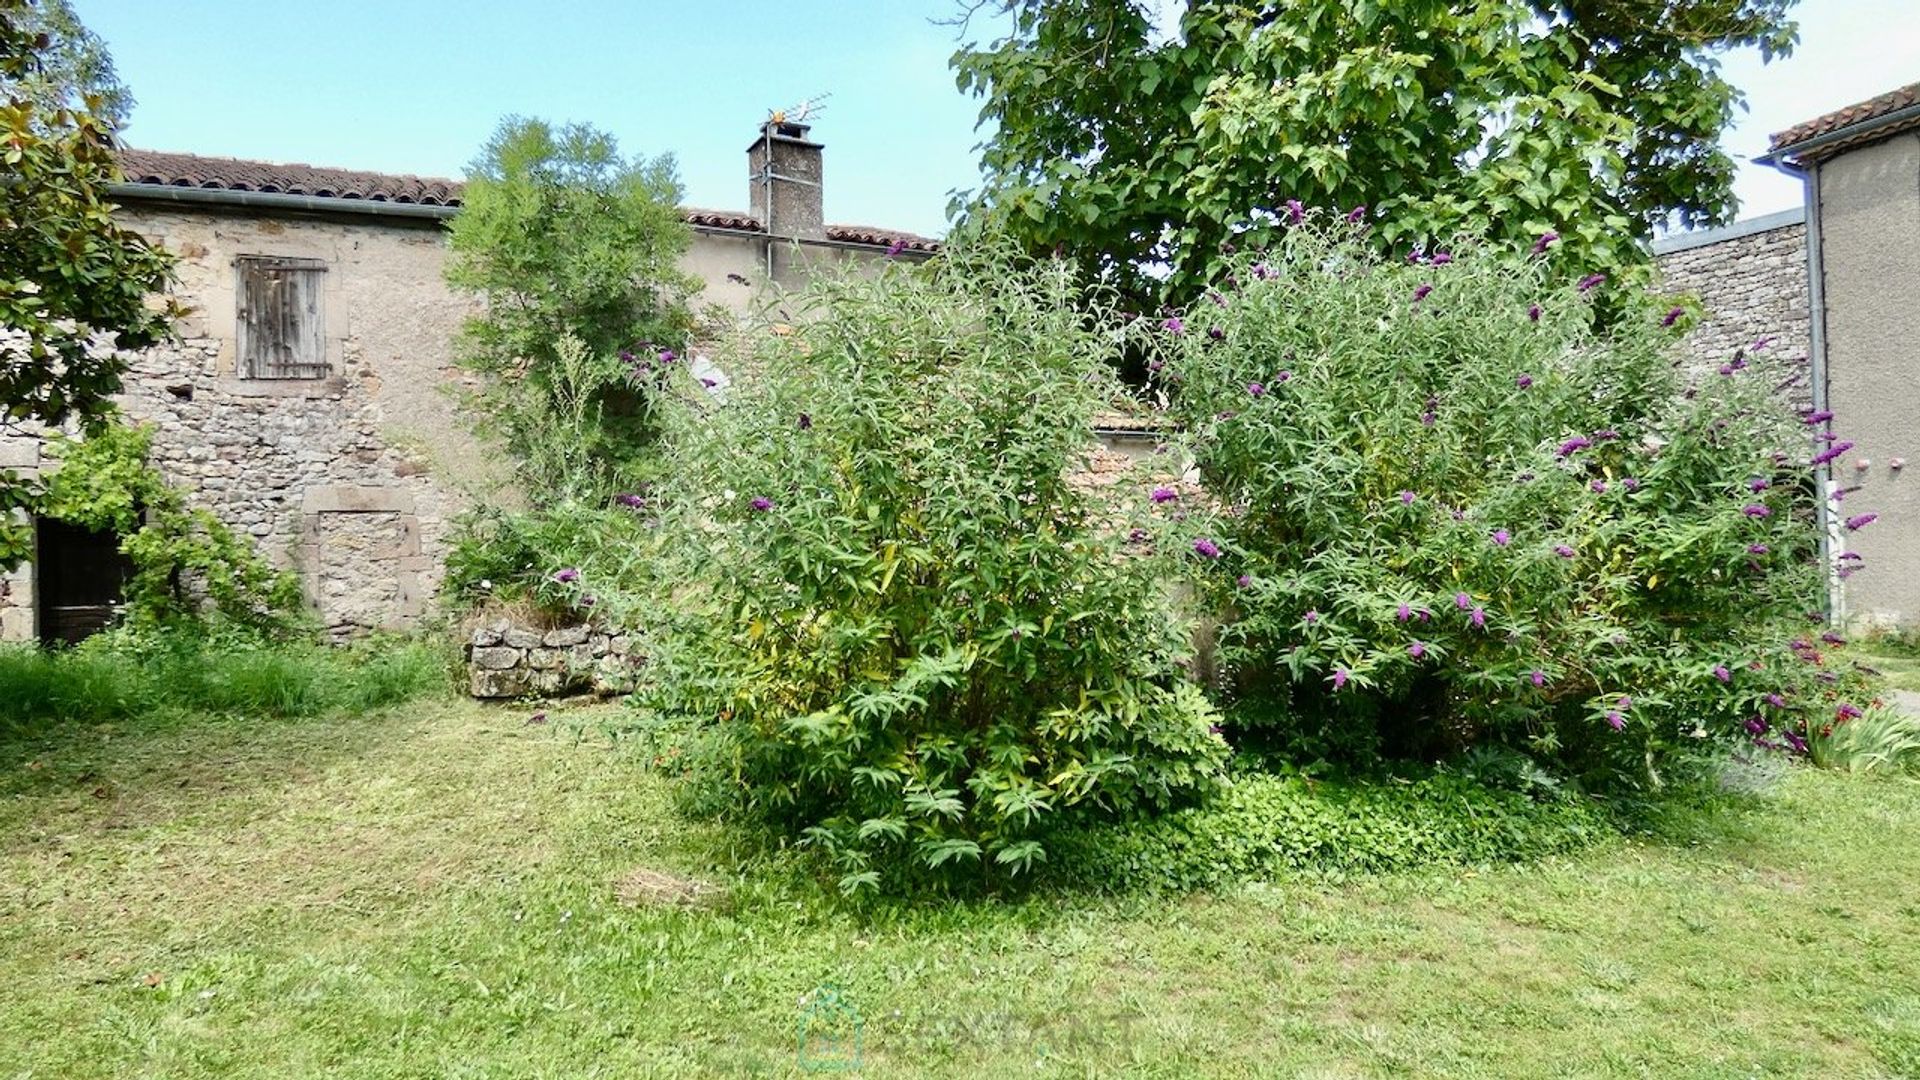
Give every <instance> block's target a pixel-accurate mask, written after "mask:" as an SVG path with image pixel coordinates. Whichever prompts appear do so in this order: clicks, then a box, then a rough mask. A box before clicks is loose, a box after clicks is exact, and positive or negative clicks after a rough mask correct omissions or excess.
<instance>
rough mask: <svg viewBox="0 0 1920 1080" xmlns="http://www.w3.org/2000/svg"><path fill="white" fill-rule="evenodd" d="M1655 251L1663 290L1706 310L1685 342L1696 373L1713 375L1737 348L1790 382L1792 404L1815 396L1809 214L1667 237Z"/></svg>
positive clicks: (1789, 214)
mask: <svg viewBox="0 0 1920 1080" xmlns="http://www.w3.org/2000/svg"><path fill="white" fill-rule="evenodd" d="M1653 253H1654V257H1655V259H1656V260H1658V263H1659V268H1660V278H1661V283H1662V285H1663V287H1664V288H1665V289H1667V290H1669V291H1671V292H1674V293H1680V294H1691V295H1692V296H1694V297H1695V298H1697V299H1698V300H1699V302H1700V305H1701V307H1702V308H1703V309H1704V314H1703V317H1702V318H1701V319H1700V321H1699V322H1698V323H1697V324H1696V325H1695V326H1694V327H1693V329H1692V330H1691V331H1689V332H1688V334H1687V337H1686V341H1685V342H1684V344H1683V348H1684V349H1685V350H1686V355H1687V360H1688V363H1689V366H1690V367H1691V368H1692V369H1693V370H1694V371H1696V372H1698V373H1703V374H1704V373H1709V372H1712V371H1713V370H1714V369H1716V368H1718V367H1719V366H1720V365H1721V364H1724V363H1727V362H1728V361H1729V360H1731V359H1732V358H1733V357H1734V355H1735V354H1736V353H1740V354H1744V355H1746V356H1748V357H1749V358H1750V359H1751V360H1752V361H1753V363H1754V365H1755V366H1756V367H1757V368H1759V369H1760V370H1762V371H1764V372H1766V373H1767V375H1768V376H1770V377H1773V378H1775V379H1776V380H1777V381H1778V382H1779V383H1783V384H1785V385H1784V386H1783V388H1782V389H1783V391H1784V392H1785V393H1786V394H1787V395H1788V396H1789V398H1790V399H1791V400H1793V401H1794V402H1796V403H1799V404H1803V405H1804V404H1806V403H1808V402H1809V401H1810V400H1811V395H1812V387H1811V384H1810V382H1809V380H1808V377H1807V375H1808V370H1807V369H1808V363H1807V357H1808V356H1809V355H1810V353H1811V351H1812V345H1811V340H1810V336H1809V332H1808V321H1807V312H1808V306H1807V284H1806V283H1807V228H1806V215H1805V214H1804V213H1802V212H1801V211H1799V210H1788V211H1785V212H1783V213H1778V214H1768V215H1766V216H1764V217H1756V218H1751V219H1748V220H1746V221H1737V222H1734V223H1733V224H1731V225H1727V226H1723V227H1721V228H1717V229H1703V230H1700V231H1698V232H1691V233H1679V234H1674V235H1670V236H1665V237H1662V238H1660V239H1658V240H1655V241H1654V243H1653ZM1756 346H1758V348H1756Z"/></svg>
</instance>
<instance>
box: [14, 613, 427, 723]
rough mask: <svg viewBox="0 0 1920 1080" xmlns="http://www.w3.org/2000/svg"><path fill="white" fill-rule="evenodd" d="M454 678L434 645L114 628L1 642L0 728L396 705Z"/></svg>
mask: <svg viewBox="0 0 1920 1080" xmlns="http://www.w3.org/2000/svg"><path fill="white" fill-rule="evenodd" d="M445 681H446V659H445V657H444V656H442V655H441V653H440V652H439V651H438V650H437V649H436V648H434V647H432V646H429V645H426V644H423V643H420V642H413V641H405V640H371V641H366V642H360V643H356V644H355V645H353V646H350V647H344V648H343V647H333V646H327V645H321V644H317V643H311V642H268V641H265V640H262V639H261V638H260V637H258V636H257V635H252V634H244V633H237V632H214V633H195V632H193V631H191V630H189V629H187V628H185V627H179V626H176V627H172V628H170V629H169V630H168V631H167V632H165V633H159V634H153V633H138V632H135V631H132V630H126V629H121V630H113V631H109V632H107V633H104V634H99V635H96V636H94V637H91V638H89V639H87V640H86V641H84V642H81V643H80V644H79V645H77V646H75V647H73V648H71V649H61V650H45V649H38V648H34V647H31V646H25V645H19V646H6V647H0V732H5V731H10V732H11V733H14V734H18V733H22V732H27V731H30V730H32V729H33V728H35V727H36V726H38V725H41V724H44V723H47V722H55V721H79V722H84V723H104V722H108V721H116V720H132V719H146V718H150V717H151V716H152V715H154V714H155V713H158V712H161V711H165V710H189V711H195V712H217V713H235V714H243V715H258V716H279V717H294V716H313V715H318V714H321V713H326V712H333V711H365V710H367V709H374V708H380V707H383V706H386V705H392V704H396V703H398V702H401V701H404V700H406V699H408V698H411V697H414V696H416V695H418V694H421V693H424V692H427V691H429V690H431V689H433V688H434V687H436V686H441V685H444V684H445Z"/></svg>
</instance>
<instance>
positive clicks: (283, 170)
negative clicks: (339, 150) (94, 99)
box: [120, 150, 460, 206]
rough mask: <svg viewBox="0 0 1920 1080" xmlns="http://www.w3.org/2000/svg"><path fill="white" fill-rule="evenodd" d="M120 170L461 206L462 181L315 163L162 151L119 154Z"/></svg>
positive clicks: (199, 182) (242, 186) (179, 180)
mask: <svg viewBox="0 0 1920 1080" xmlns="http://www.w3.org/2000/svg"><path fill="white" fill-rule="evenodd" d="M120 167H121V169H122V170H123V171H125V172H126V174H127V181H128V182H129V183H134V184H161V185H165V186H168V187H193V188H215V189H219V190H224V191H259V192H266V193H269V194H278V195H310V196H314V197H316V198H324V199H368V200H372V201H375V202H397V203H420V204H422V205H425V206H459V205H460V182H459V181H457V180H445V179H441V178H439V177H428V176H400V175H394V174H392V173H376V172H363V171H361V170H358V169H330V168H322V167H317V166H313V165H302V164H294V163H290V164H285V165H282V164H278V163H275V162H269V161H242V160H240V159H238V158H221V157H201V156H200V155H198V154H172V153H167V152H165V151H162V150H122V151H120Z"/></svg>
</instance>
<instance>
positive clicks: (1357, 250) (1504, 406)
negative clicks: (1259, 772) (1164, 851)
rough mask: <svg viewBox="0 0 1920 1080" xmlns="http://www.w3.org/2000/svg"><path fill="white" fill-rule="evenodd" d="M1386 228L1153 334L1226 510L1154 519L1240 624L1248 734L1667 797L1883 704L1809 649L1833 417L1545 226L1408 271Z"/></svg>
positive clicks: (1241, 699)
mask: <svg viewBox="0 0 1920 1080" xmlns="http://www.w3.org/2000/svg"><path fill="white" fill-rule="evenodd" d="M1364 233H1365V226H1364V225H1363V224H1357V223H1354V222H1352V221H1350V220H1345V219H1342V218H1341V217H1338V216H1324V217H1323V216H1320V215H1315V216H1312V217H1309V218H1308V219H1307V220H1305V221H1304V222H1302V223H1301V224H1300V225H1298V226H1296V227H1294V228H1292V229H1290V230H1288V231H1287V232H1286V233H1285V234H1284V236H1283V238H1282V240H1281V241H1280V243H1279V244H1278V245H1277V246H1276V247H1275V248H1274V249H1272V250H1271V251H1267V252H1264V253H1261V254H1258V255H1250V256H1246V257H1243V258H1241V259H1239V260H1238V261H1236V262H1233V263H1232V264H1231V266H1230V267H1229V268H1227V269H1225V270H1223V271H1222V273H1221V275H1220V276H1219V278H1218V279H1217V282H1216V287H1215V288H1214V289H1213V290H1212V291H1211V292H1210V293H1209V294H1208V296H1207V298H1206V299H1205V300H1204V301H1202V302H1201V303H1199V304H1197V305H1196V306H1195V307H1194V308H1193V309H1192V310H1191V311H1189V312H1188V313H1187V314H1186V315H1185V317H1184V319H1181V318H1175V319H1168V320H1166V321H1165V322H1164V323H1163V324H1161V326H1160V327H1159V328H1158V329H1159V332H1160V335H1161V340H1162V343H1163V344H1164V346H1165V349H1166V361H1165V367H1164V369H1163V370H1161V372H1160V375H1161V376H1162V377H1163V378H1164V380H1165V386H1166V387H1167V388H1168V389H1169V391H1170V393H1171V397H1172V401H1173V402H1174V408H1175V411H1176V414H1177V415H1178V416H1179V418H1180V419H1181V420H1183V421H1184V423H1185V424H1186V425H1187V428H1188V432H1189V443H1188V450H1189V452H1190V453H1191V454H1192V455H1193V459H1194V460H1195V461H1196V462H1197V464H1198V468H1199V470H1200V473H1201V476H1202V478H1203V482H1204V484H1205V487H1206V489H1207V492H1208V496H1209V497H1210V498H1211V499H1212V500H1215V504H1214V505H1213V506H1211V507H1209V508H1203V507H1200V506H1186V505H1185V502H1184V501H1181V500H1175V501H1172V502H1169V503H1167V504H1166V505H1163V506H1161V507H1160V508H1159V510H1158V512H1157V515H1156V519H1157V521H1158V525H1157V526H1156V528H1157V529H1158V530H1159V535H1160V536H1161V537H1162V539H1163V543H1165V544H1167V545H1170V546H1171V545H1179V546H1181V549H1182V551H1183V553H1184V554H1185V555H1186V556H1187V558H1188V561H1189V565H1190V567H1191V568H1192V570H1193V577H1194V580H1195V581H1196V582H1197V584H1198V586H1199V588H1200V589H1201V590H1202V591H1203V593H1204V594H1205V595H1206V596H1207V597H1208V598H1209V599H1210V601H1211V602H1212V603H1213V604H1215V605H1217V608H1218V609H1219V610H1221V611H1224V612H1227V613H1228V614H1229V619H1228V623H1227V625H1226V627H1225V628H1224V629H1223V631H1222V649H1221V655H1222V657H1223V661H1224V664H1225V667H1226V670H1227V671H1228V672H1229V685H1228V688H1227V689H1228V693H1229V695H1230V696H1231V698H1232V699H1233V707H1232V714H1233V716H1234V718H1235V720H1236V721H1237V722H1238V723H1239V724H1241V725H1244V726H1249V727H1264V728H1266V729H1268V730H1271V731H1273V732H1275V733H1277V735H1278V736H1279V737H1280V738H1281V739H1282V740H1283V741H1284V742H1285V743H1286V744H1287V745H1289V746H1290V747H1291V748H1292V751H1293V752H1294V753H1295V754H1296V755H1297V756H1304V757H1307V758H1312V757H1314V756H1319V755H1325V756H1328V757H1332V758H1337V759H1346V760H1365V759H1367V758H1368V757H1370V756H1373V755H1379V754H1385V755H1387V756H1395V757H1410V758H1416V759H1424V760H1433V759H1434V758H1436V757H1442V756H1447V755H1450V754H1454V753H1458V752H1460V751H1462V750H1464V749H1467V748H1470V747H1475V746H1482V745H1491V746H1505V747H1510V748H1513V749H1516V750H1520V751H1524V752H1526V753H1528V754H1530V755H1532V756H1534V757H1535V758H1536V759H1538V760H1540V761H1543V762H1548V763H1551V764H1552V765H1553V766H1554V767H1555V768H1558V769H1561V770H1564V771H1565V772H1567V773H1569V774H1571V775H1572V776H1573V777H1574V778H1576V779H1578V780H1580V781H1582V782H1584V783H1586V784H1588V785H1590V786H1611V785H1615V784H1621V783H1627V784H1640V785H1649V784H1657V783H1659V782H1660V780H1661V777H1662V770H1663V769H1665V768H1667V767H1668V766H1669V765H1671V764H1673V763H1676V762H1678V761H1681V760H1684V759H1686V758H1687V757H1688V756H1689V751H1690V750H1692V749H1694V748H1700V747H1705V746H1707V745H1709V744H1713V743H1723V742H1725V741H1727V740H1733V739H1741V740H1744V739H1746V738H1749V737H1754V736H1757V737H1759V738H1761V739H1763V740H1781V741H1784V742H1785V743H1786V744H1789V745H1792V746H1794V747H1796V748H1799V749H1804V746H1805V738H1806V736H1807V733H1808V732H1809V731H1810V730H1811V729H1812V728H1814V727H1817V726H1819V725H1820V724H1821V723H1822V722H1823V721H1824V719H1825V718H1827V717H1829V716H1831V715H1833V714H1834V711H1835V710H1836V709H1837V708H1842V707H1850V706H1848V702H1849V701H1864V697H1863V696H1862V695H1865V694H1867V689H1866V688H1865V686H1864V685H1863V683H1862V677H1861V676H1860V675H1859V673H1858V672H1857V671H1854V670H1852V669H1849V668H1845V667H1844V666H1841V665H1828V664H1824V663H1822V662H1821V661H1822V658H1821V655H1820V649H1821V646H1820V643H1818V642H1816V641H1814V640H1813V637H1814V635H1817V634H1819V633H1820V632H1821V627H1820V626H1819V625H1817V624H1818V621H1819V618H1820V616H1819V615H1818V613H1817V612H1818V608H1819V607H1820V604H1819V602H1818V599H1817V598H1818V596H1819V592H1820V587H1821V582H1820V580H1819V572H1818V569H1817V537H1816V531H1815V528H1814V526H1813V520H1814V511H1815V506H1814V494H1813V486H1812V482H1811V472H1810V470H1809V469H1808V468H1807V462H1808V457H1809V454H1810V448H1811V447H1813V446H1815V445H1816V444H1815V443H1814V441H1813V439H1812V438H1811V437H1810V436H1811V435H1812V433H1813V431H1814V430H1815V429H1816V428H1818V426H1819V423H1820V422H1822V421H1823V420H1824V419H1825V418H1823V417H1804V418H1803V417H1795V416H1792V415H1790V414H1789V412H1788V411H1787V410H1786V408H1785V407H1784V406H1783V405H1782V404H1780V403H1779V395H1778V394H1777V392H1776V388H1775V387H1774V386H1773V385H1771V382H1770V381H1767V380H1762V379H1760V378H1759V377H1757V376H1756V374H1755V372H1754V369H1752V368H1751V367H1750V366H1748V365H1747V362H1746V359H1745V357H1744V356H1736V357H1732V358H1729V362H1728V363H1727V364H1726V365H1725V366H1723V367H1722V368H1721V369H1720V371H1719V373H1718V374H1714V373H1707V374H1706V375H1705V376H1704V377H1702V378H1698V379H1693V380H1691V382H1690V381H1689V379H1688V378H1687V377H1685V376H1684V375H1683V374H1682V373H1681V372H1680V371H1678V369H1677V363H1678V361H1677V353H1676V350H1675V349H1674V348H1673V344H1674V341H1675V339H1676V337H1677V335H1678V333H1679V332H1680V331H1681V330H1682V329H1684V327H1685V325H1686V313H1685V311H1683V310H1682V309H1680V308H1674V309H1672V310H1670V311H1663V310H1662V309H1663V308H1664V307H1665V305H1660V306H1659V307H1651V306H1650V305H1651V304H1652V301H1650V300H1647V299H1645V298H1642V297H1639V296H1638V295H1637V294H1636V295H1618V296H1609V295H1608V290H1609V285H1608V283H1607V282H1606V281H1605V280H1604V279H1602V278H1600V277H1599V276H1598V275H1595V276H1591V277H1588V278H1584V279H1581V280H1580V281H1578V282H1575V281H1571V280H1565V279H1562V278H1559V277H1557V276H1556V275H1555V274H1554V273H1553V272H1552V271H1551V270H1550V269H1549V266H1550V263H1549V261H1548V260H1546V259H1544V258H1541V257H1539V254H1538V249H1543V248H1545V247H1546V246H1547V245H1548V244H1549V243H1551V241H1550V240H1544V241H1543V242H1542V243H1539V244H1536V245H1535V248H1536V251H1534V252H1529V251H1527V250H1525V249H1522V250H1518V251H1511V250H1506V249H1492V248H1487V247H1482V246H1477V245H1473V244H1464V243H1463V244H1461V245H1459V246H1458V247H1456V248H1454V249H1453V250H1451V251H1445V252H1430V253H1416V254H1415V255H1414V256H1412V257H1410V258H1406V259H1383V258H1381V257H1380V256H1378V255H1376V254H1374V253H1373V251H1372V249H1371V247H1370V245H1369V244H1368V243H1367V242H1366V240H1365V235H1364ZM1623 292H1624V290H1623ZM1602 302H1604V303H1606V304H1608V305H1610V306H1612V307H1613V308H1614V309H1615V311H1614V312H1613V313H1612V314H1611V316H1610V318H1608V319H1607V320H1601V319H1598V318H1596V313H1595V307H1596V304H1599V303H1602ZM1756 347H1758V346H1756ZM1803 421H1807V422H1803ZM1808 422H1811V423H1808ZM1828 438H1831V436H1830V435H1829V436H1828ZM1819 445H1825V444H1824V443H1821V444H1819ZM1836 445H1838V444H1836ZM1841 449H1842V450H1844V447H1841ZM1203 511H1204V512H1203ZM1176 518H1184V520H1175V519H1176ZM1854 524H1855V526H1856V527H1857V526H1861V525H1864V524H1865V522H1864V521H1862V520H1861V519H1858V518H1856V519H1854ZM1194 548H1200V549H1202V550H1203V551H1204V554H1196V553H1195V552H1194V550H1193V549H1194ZM1830 637H1831V635H1830ZM1835 640H1837V639H1835ZM1790 645H1791V646H1792V647H1790Z"/></svg>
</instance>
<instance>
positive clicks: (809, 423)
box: [800, 413, 813, 431]
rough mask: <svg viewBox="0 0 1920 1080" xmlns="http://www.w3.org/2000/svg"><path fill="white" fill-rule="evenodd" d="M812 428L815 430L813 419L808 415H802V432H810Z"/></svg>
mask: <svg viewBox="0 0 1920 1080" xmlns="http://www.w3.org/2000/svg"><path fill="white" fill-rule="evenodd" d="M812 428H813V417H811V416H809V415H807V414H806V413H801V414H800V430H801V431H809V430H811V429H812Z"/></svg>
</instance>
